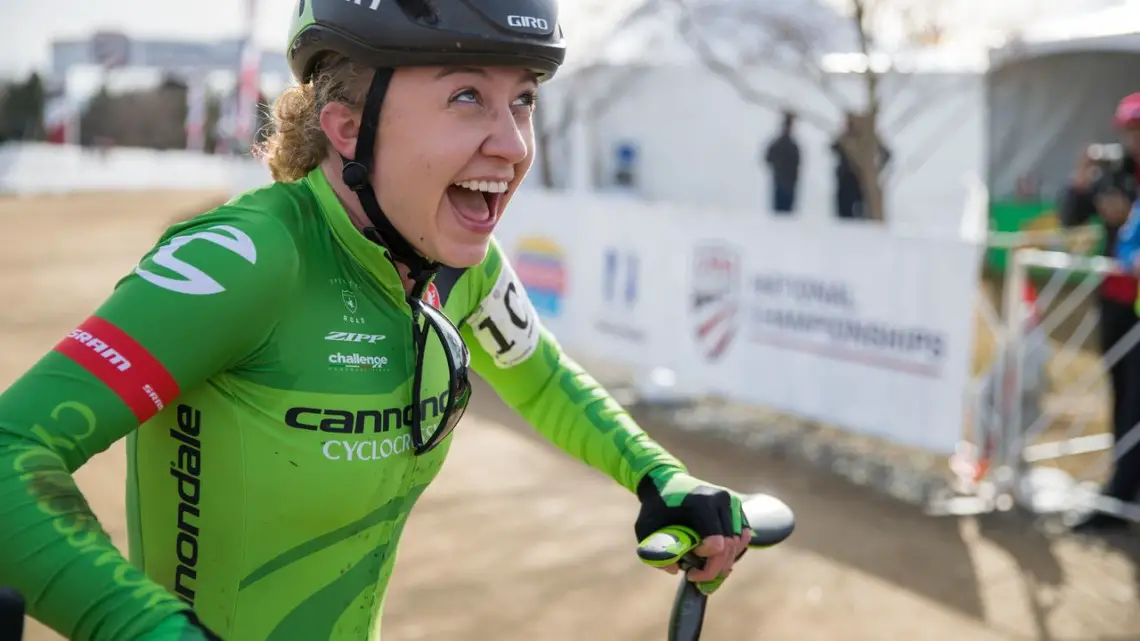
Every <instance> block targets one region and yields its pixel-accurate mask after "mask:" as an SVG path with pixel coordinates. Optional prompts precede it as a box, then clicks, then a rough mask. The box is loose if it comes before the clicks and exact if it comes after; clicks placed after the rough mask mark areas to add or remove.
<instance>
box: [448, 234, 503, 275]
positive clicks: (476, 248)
mask: <svg viewBox="0 0 1140 641" xmlns="http://www.w3.org/2000/svg"><path fill="white" fill-rule="evenodd" d="M490 245H491V235H490V234H488V235H486V236H484V237H482V238H479V239H477V240H476V239H472V238H467V239H463V240H459V239H450V238H445V239H443V240H442V242H440V243H438V244H437V246H436V247H437V250H438V251H437V252H436V260H437V261H439V262H441V263H443V264H444V265H447V266H448V267H455V268H466V267H474V266H475V265H478V264H479V263H481V262H483V259H484V258H486V257H487V250H488V248H489V247H490Z"/></svg>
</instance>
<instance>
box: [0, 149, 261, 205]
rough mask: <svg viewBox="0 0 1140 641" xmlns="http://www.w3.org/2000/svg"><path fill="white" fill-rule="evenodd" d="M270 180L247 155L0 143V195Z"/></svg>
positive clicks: (223, 187)
mask: <svg viewBox="0 0 1140 641" xmlns="http://www.w3.org/2000/svg"><path fill="white" fill-rule="evenodd" d="M268 180H269V174H268V172H267V170H266V169H265V168H264V167H263V166H262V165H261V164H260V163H258V162H257V161H255V160H253V159H251V158H243V157H234V156H229V157H226V156H207V155H203V154H200V153H193V152H188V151H157V150H154V149H137V148H115V149H108V150H106V151H99V150H96V149H85V148H82V147H77V146H69V145H48V144H24V143H21V144H8V145H0V194H3V193H15V194H43V193H68V192H76V191H124V190H139V189H217V190H220V191H224V192H227V193H231V192H234V191H240V190H243V189H248V188H249V187H251V186H254V185H256V184H262V183H264V182H267V181H268Z"/></svg>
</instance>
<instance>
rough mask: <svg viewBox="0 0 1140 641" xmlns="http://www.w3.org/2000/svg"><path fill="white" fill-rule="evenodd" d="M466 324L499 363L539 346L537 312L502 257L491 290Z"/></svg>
mask: <svg viewBox="0 0 1140 641" xmlns="http://www.w3.org/2000/svg"><path fill="white" fill-rule="evenodd" d="M467 324H468V325H470V326H471V328H472V329H474V330H475V336H476V337H477V338H478V339H479V344H480V345H482V346H483V349H485V350H487V353H488V354H490V355H491V358H492V359H493V360H494V361H495V365H497V366H499V367H512V366H514V365H518V364H519V363H521V362H523V361H525V360H526V359H527V358H529V357H530V355H531V354H533V353H534V352H535V350H536V349H537V348H538V341H539V338H540V336H541V333H540V332H539V322H538V312H536V311H535V309H534V305H533V304H532V303H531V302H530V298H528V297H527V295H526V290H525V289H523V286H522V283H520V282H519V279H518V276H516V275H515V272H514V270H513V269H511V266H510V264H508V263H506V262H505V261H504V262H503V268H502V271H500V272H499V278H498V280H496V281H495V286H494V287H493V288H492V289H491V293H490V294H488V295H487V297H486V298H484V299H483V301H482V302H481V303H479V306H478V307H476V308H475V311H474V313H472V314H471V316H470V317H469V318H468V319H467Z"/></svg>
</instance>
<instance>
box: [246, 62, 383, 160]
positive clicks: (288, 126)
mask: <svg viewBox="0 0 1140 641" xmlns="http://www.w3.org/2000/svg"><path fill="white" fill-rule="evenodd" d="M369 79H370V70H369V69H368V68H366V67H364V66H363V65H360V64H357V63H355V62H353V61H352V60H349V59H348V58H345V57H344V56H340V55H336V54H333V55H330V57H328V58H325V59H324V60H323V61H322V64H321V66H320V69H319V71H318V72H317V73H316V75H315V76H314V77H313V78H312V79H311V80H310V81H309V82H306V83H303V84H297V85H293V86H290V87H289V88H288V89H286V90H285V92H284V93H282V94H281V96H279V97H278V98H277V100H276V101H275V102H274V103H273V122H272V127H273V133H272V134H270V135H269V137H268V138H266V139H265V141H264V142H263V143H261V144H260V145H258V147H257V150H256V153H257V155H258V156H260V157H262V158H264V159H266V160H267V161H268V163H269V169H270V171H271V172H272V174H273V179H274V180H277V181H280V182H290V181H293V180H299V179H301V178H304V177H305V176H306V175H307V174H308V173H309V172H310V171H312V170H313V169H316V167H317V166H318V165H320V164H321V161H323V160H324V159H325V157H326V156H327V155H328V153H329V141H328V138H326V137H325V133H324V131H322V130H321V111H322V110H323V109H324V108H325V105H328V104H330V103H334V102H340V103H344V104H346V105H348V106H349V107H351V108H353V109H355V110H357V111H359V110H360V109H361V108H362V105H363V103H364V95H365V93H366V92H367V90H368V83H369Z"/></svg>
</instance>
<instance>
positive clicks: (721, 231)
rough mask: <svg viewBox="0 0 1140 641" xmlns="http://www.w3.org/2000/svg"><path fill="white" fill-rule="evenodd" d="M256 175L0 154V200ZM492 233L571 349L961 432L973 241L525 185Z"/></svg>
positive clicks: (148, 157) (768, 401) (243, 184)
mask: <svg viewBox="0 0 1140 641" xmlns="http://www.w3.org/2000/svg"><path fill="white" fill-rule="evenodd" d="M267 181H268V174H267V172H266V171H265V169H264V168H263V167H262V166H261V165H259V164H257V163H255V162H253V161H251V160H248V159H245V160H243V159H233V158H218V157H208V156H200V155H197V156H196V155H192V154H187V153H182V152H155V151H145V150H127V149H123V150H115V151H112V152H110V153H109V154H107V155H105V156H101V155H99V154H98V153H94V152H86V151H82V150H78V149H74V148H66V147H49V146H24V147H7V148H0V191H9V192H13V191H14V192H19V193H36V192H55V191H77V190H91V189H139V188H144V189H145V188H207V189H213V188H217V189H223V190H229V191H230V192H231V193H232V192H236V191H241V190H245V189H248V188H251V187H254V186H257V185H259V184H264V183H265V182H267ZM497 236H498V238H499V242H500V243H501V245H502V246H503V248H504V249H505V250H506V252H507V253H508V255H509V256H510V258H511V260H512V262H513V263H514V266H515V270H516V271H517V272H518V273H519V275H520V277H521V278H522V279H523V281H524V283H525V284H526V286H527V288H528V292H529V293H530V295H531V297H532V299H533V300H534V302H535V305H536V307H537V308H538V309H539V311H540V313H541V314H542V315H543V316H544V318H545V320H546V323H547V324H548V326H549V327H550V328H551V329H552V331H554V333H555V334H556V335H557V336H558V337H559V340H560V341H561V342H562V343H563V344H565V345H567V346H568V347H570V348H572V350H573V351H574V352H576V353H580V354H583V355H588V356H592V357H595V358H598V359H600V360H605V361H609V362H613V363H615V364H619V365H624V366H627V367H629V368H630V369H633V370H635V371H642V372H646V371H648V370H650V369H651V368H668V369H669V370H672V371H673V372H674V373H675V375H676V381H677V386H678V388H679V390H680V391H681V392H682V393H683V394H694V395H695V394H713V395H718V396H722V397H725V398H729V399H733V400H737V401H742V402H745V403H755V404H762V405H766V406H770V407H773V408H776V409H780V410H783V411H786V412H788V413H790V414H793V415H796V416H800V417H803V418H810V419H816V420H822V421H827V422H829V423H832V424H834V425H836V426H838V427H841V428H843V429H846V430H850V431H852V432H855V433H859V434H867V435H874V436H878V437H881V438H884V439H886V440H888V441H890V442H894V443H898V444H904V445H909V446H914V447H917V448H921V449H923V450H926V451H930V452H936V453H940V454H950V453H952V452H953V451H954V449H955V447H956V445H957V444H958V442H959V440H960V439H961V437H962V414H963V396H964V389H965V388H966V384H967V382H968V380H969V376H970V373H969V367H970V362H971V348H972V343H973V338H972V318H973V316H972V315H973V309H974V300H975V295H976V290H977V279H978V270H979V269H980V264H981V254H982V246H981V244H980V242H978V239H973V240H963V239H960V238H953V237H942V238H933V237H922V236H916V235H905V234H904V233H902V232H900V231H898V230H894V231H892V230H889V229H885V228H882V227H879V226H875V225H868V224H865V223H859V222H857V221H856V222H853V223H851V224H835V225H827V226H821V225H804V224H803V223H802V221H797V220H795V219H790V220H789V219H776V218H769V217H752V216H729V215H725V214H722V213H719V212H716V211H699V212H698V211H694V208H693V207H692V206H689V205H674V206H670V205H665V204H661V203H644V202H640V201H636V200H632V199H627V198H608V197H600V196H597V195H593V194H551V193H546V192H542V191H527V190H524V191H523V192H520V193H519V194H518V195H517V196H516V199H515V201H514V203H513V204H512V205H511V210H510V212H509V214H508V216H507V217H506V219H505V220H504V222H503V224H502V225H501V228H500V231H499V232H498V233H497Z"/></svg>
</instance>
